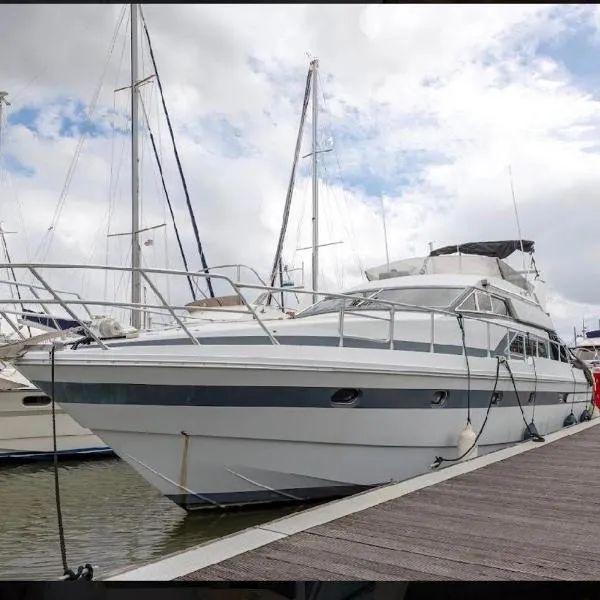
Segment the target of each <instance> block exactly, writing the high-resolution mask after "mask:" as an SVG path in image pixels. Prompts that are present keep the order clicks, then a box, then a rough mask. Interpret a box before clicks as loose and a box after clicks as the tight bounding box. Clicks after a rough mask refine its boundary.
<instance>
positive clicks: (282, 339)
mask: <svg viewBox="0 0 600 600" xmlns="http://www.w3.org/2000/svg"><path fill="white" fill-rule="evenodd" d="M275 338H276V339H277V341H278V342H279V343H280V344H282V345H284V346H318V347H337V346H339V343H340V338H339V337H337V336H320V335H281V336H280V335H275ZM197 339H198V341H199V342H200V343H201V344H202V345H206V346H233V345H239V346H270V345H271V342H270V340H269V338H267V336H266V335H256V336H226V337H225V336H223V337H198V338H197ZM105 343H106V344H107V345H108V346H109V347H111V348H135V347H139V346H190V345H191V344H192V343H193V342H192V340H191V339H190V338H187V337H182V338H171V339H146V340H137V339H133V340H131V341H119V342H116V341H115V342H111V341H110V340H106V341H105ZM93 347H97V346H95V345H93V344H91V345H90V346H80V348H79V349H80V350H81V351H84V349H85V348H93ZM344 347H345V348H371V349H381V350H387V349H389V347H390V344H389V342H386V341H377V340H371V339H364V338H357V337H351V336H345V337H344ZM394 350H404V351H408V352H431V345H430V344H429V343H427V342H410V341H405V340H394ZM505 350H506V338H505V337H503V338H502V339H501V340H500V343H499V344H498V346H497V347H496V348H495V349H493V350H492V352H491V354H492V356H493V355H495V354H503V353H504V351H505ZM433 351H434V352H435V353H437V354H462V353H463V348H462V346H461V345H460V344H434V347H433ZM467 354H468V355H469V356H474V357H485V356H487V350H485V349H483V348H474V347H472V346H467Z"/></svg>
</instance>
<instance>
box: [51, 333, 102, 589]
mask: <svg viewBox="0 0 600 600" xmlns="http://www.w3.org/2000/svg"><path fill="white" fill-rule="evenodd" d="M55 352H56V346H55V345H54V344H52V348H51V350H50V369H51V401H52V445H53V450H54V499H55V501H56V517H57V520H58V540H59V544H60V557H61V560H62V566H63V576H62V577H61V579H62V580H63V581H75V580H77V579H85V580H87V581H91V580H92V579H93V577H94V568H93V567H92V565H90V564H89V563H86V564H85V565H84V566H83V567H82V566H79V567H77V572H75V571H73V570H72V569H69V564H68V562H67V544H66V542H65V527H64V523H63V516H62V507H61V503H60V478H59V476H58V444H57V435H56V401H55V398H56V394H55V389H54V387H55V386H54V382H55V375H54V372H55V361H54V354H55Z"/></svg>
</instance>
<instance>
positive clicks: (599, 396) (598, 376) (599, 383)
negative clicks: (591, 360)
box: [592, 369, 600, 409]
mask: <svg viewBox="0 0 600 600" xmlns="http://www.w3.org/2000/svg"><path fill="white" fill-rule="evenodd" d="M592 375H593V376H594V394H593V397H594V404H595V405H596V407H597V408H599V409H600V369H593V370H592Z"/></svg>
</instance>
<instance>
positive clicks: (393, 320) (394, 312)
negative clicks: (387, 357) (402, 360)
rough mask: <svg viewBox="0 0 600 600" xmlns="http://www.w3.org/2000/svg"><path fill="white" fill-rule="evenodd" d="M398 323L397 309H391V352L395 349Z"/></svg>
mask: <svg viewBox="0 0 600 600" xmlns="http://www.w3.org/2000/svg"><path fill="white" fill-rule="evenodd" d="M395 323H396V309H395V307H394V306H391V307H390V350H393V349H394V325H395Z"/></svg>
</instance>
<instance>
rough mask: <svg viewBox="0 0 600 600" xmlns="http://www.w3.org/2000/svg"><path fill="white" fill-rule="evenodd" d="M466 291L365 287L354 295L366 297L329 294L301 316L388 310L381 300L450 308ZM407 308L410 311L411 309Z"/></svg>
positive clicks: (455, 289) (456, 289) (459, 289)
mask: <svg viewBox="0 0 600 600" xmlns="http://www.w3.org/2000/svg"><path fill="white" fill-rule="evenodd" d="M463 292H464V288H433V287H427V288H397V289H385V290H381V289H380V290H362V291H360V292H352V293H351V295H352V296H362V297H364V300H360V299H350V298H334V297H331V296H329V297H325V298H323V300H320V301H319V302H317V303H316V304H313V305H312V306H309V307H308V308H307V309H305V310H303V311H302V312H301V313H298V314H297V315H296V316H297V317H307V316H309V315H316V314H321V313H328V312H338V311H339V310H340V309H341V308H342V306H343V307H344V310H349V311H355V310H387V309H388V308H389V306H388V305H387V304H383V303H381V302H377V300H385V301H386V302H398V303H400V304H408V305H410V306H418V307H423V308H448V307H449V306H450V305H451V304H453V303H454V302H455V301H456V300H457V298H458V297H459V296H460V295H461V294H462V293H463ZM405 310H410V309H409V308H407V309H405Z"/></svg>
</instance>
